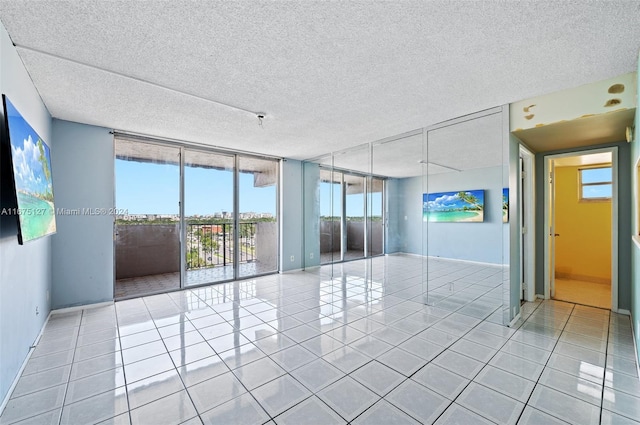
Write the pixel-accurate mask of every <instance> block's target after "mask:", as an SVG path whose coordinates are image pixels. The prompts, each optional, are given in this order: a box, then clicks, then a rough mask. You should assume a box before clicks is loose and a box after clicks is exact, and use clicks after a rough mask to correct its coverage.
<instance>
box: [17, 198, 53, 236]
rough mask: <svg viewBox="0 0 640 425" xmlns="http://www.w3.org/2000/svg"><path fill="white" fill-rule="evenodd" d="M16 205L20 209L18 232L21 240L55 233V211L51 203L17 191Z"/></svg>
mask: <svg viewBox="0 0 640 425" xmlns="http://www.w3.org/2000/svg"><path fill="white" fill-rule="evenodd" d="M18 205H20V211H21V214H20V232H21V235H22V239H23V240H25V241H28V240H32V239H36V238H39V237H42V236H44V235H48V234H50V233H55V231H56V222H55V220H54V215H55V211H54V209H53V205H52V204H50V203H49V202H47V201H45V200H42V199H39V198H36V197H34V196H31V195H28V194H26V193H18ZM22 211H24V213H22Z"/></svg>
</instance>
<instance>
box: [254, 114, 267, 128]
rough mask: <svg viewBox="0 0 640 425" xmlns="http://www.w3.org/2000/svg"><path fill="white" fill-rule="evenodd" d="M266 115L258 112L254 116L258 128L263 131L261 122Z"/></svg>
mask: <svg viewBox="0 0 640 425" xmlns="http://www.w3.org/2000/svg"><path fill="white" fill-rule="evenodd" d="M266 116H267V114H265V113H264V112H258V113H257V114H256V117H257V118H258V126H259V127H260V128H262V129H263V130H264V126H263V125H262V120H264V117H266Z"/></svg>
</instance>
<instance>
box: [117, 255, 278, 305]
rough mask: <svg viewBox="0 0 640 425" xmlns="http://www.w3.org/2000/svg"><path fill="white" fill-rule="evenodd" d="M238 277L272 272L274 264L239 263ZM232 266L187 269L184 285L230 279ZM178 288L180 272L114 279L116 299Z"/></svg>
mask: <svg viewBox="0 0 640 425" xmlns="http://www.w3.org/2000/svg"><path fill="white" fill-rule="evenodd" d="M238 266H239V268H240V271H239V274H240V277H243V276H254V275H257V274H263V273H269V272H273V271H274V270H275V268H276V265H275V264H266V263H263V262H260V261H254V262H251V263H241V264H239V265H238ZM233 278H234V273H233V266H218V267H210V268H205V269H198V270H187V281H186V282H185V286H197V285H206V284H208V283H212V282H220V281H224V280H232V279H233ZM179 288H180V273H179V272H173V273H159V274H153V275H148V276H139V277H132V278H126V279H118V280H116V294H115V296H116V299H122V298H131V297H141V296H144V295H149V294H155V293H158V292H166V291H175V290H176V289H179Z"/></svg>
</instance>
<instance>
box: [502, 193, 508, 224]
mask: <svg viewBox="0 0 640 425" xmlns="http://www.w3.org/2000/svg"><path fill="white" fill-rule="evenodd" d="M502 222H503V223H508V222H509V188H507V187H505V188H503V189H502Z"/></svg>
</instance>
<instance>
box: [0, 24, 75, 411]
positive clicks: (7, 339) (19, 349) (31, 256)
mask: <svg viewBox="0 0 640 425" xmlns="http://www.w3.org/2000/svg"><path fill="white" fill-rule="evenodd" d="M0 52H2V61H0V92H2V93H4V94H6V95H7V97H8V98H9V99H10V100H11V102H12V103H13V104H14V106H15V107H16V108H17V109H18V110H19V111H20V113H21V114H22V115H23V116H24V118H25V120H27V122H28V123H29V124H30V125H31V127H33V129H34V130H35V131H36V132H37V133H38V134H39V135H40V137H42V138H43V139H44V140H45V142H47V144H48V145H49V147H50V149H51V157H52V158H54V157H55V156H56V155H59V154H58V153H57V152H56V148H55V143H53V140H52V135H51V116H50V115H49V112H48V111H47V109H46V107H45V105H44V103H43V102H42V100H41V99H40V95H39V94H38V92H37V90H36V89H35V87H34V85H33V83H32V82H31V78H30V77H29V74H28V73H27V71H26V70H25V68H24V65H23V64H22V60H21V59H20V57H19V56H18V52H17V51H16V49H15V47H13V44H12V42H11V39H10V38H9V34H8V33H7V31H6V30H5V28H4V26H3V25H2V24H0ZM2 114H4V113H2ZM2 126H4V117H3V119H2ZM2 144H3V149H2V157H3V158H2V161H3V162H2V168H3V174H2V176H3V186H2V193H1V197H2V199H3V201H2V204H3V206H5V205H6V204H5V200H7V197H10V196H12V195H11V193H12V189H11V184H9V185H8V187H9V188H10V189H9V190H7V189H6V188H5V183H6V180H5V173H6V172H10V170H7V168H8V167H7V165H8V162H5V161H7V160H8V156H7V154H8V152H10V147H9V146H8V140H7V139H6V138H5V137H3V138H2ZM51 171H52V174H53V176H54V178H55V175H56V173H58V172H63V171H64V170H58V169H56V168H55V167H53V166H52V170H51ZM8 175H10V174H8ZM53 189H54V194H55V191H56V186H55V182H54V187H53ZM14 199H15V197H14ZM51 238H52V236H46V237H44V238H41V239H38V240H34V241H31V242H27V243H26V244H25V245H19V244H18V222H17V217H16V216H15V215H7V214H1V215H0V402H1V401H2V400H3V399H4V398H5V397H6V396H7V393H8V391H9V388H10V387H11V385H12V383H13V381H14V379H15V378H16V375H17V374H18V371H19V370H20V367H21V366H22V364H23V362H24V360H25V358H26V357H27V354H28V353H29V350H30V347H31V346H32V345H33V343H34V341H35V340H36V338H37V337H38V334H39V333H40V330H41V329H42V326H43V324H44V322H45V320H46V319H47V316H48V314H49V311H50V291H51ZM36 308H37V309H38V310H37V311H38V312H37V313H36Z"/></svg>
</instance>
